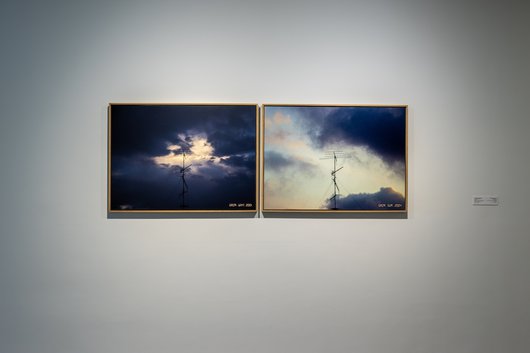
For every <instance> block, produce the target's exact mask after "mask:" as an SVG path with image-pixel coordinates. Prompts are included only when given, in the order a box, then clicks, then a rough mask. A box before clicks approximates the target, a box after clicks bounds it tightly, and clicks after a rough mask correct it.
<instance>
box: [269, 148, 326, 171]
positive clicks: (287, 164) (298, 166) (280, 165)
mask: <svg viewBox="0 0 530 353" xmlns="http://www.w3.org/2000/svg"><path fill="white" fill-rule="evenodd" d="M264 158H265V168H266V169H268V170H271V171H282V170H283V169H286V168H292V169H294V170H296V171H299V172H302V173H306V174H310V175H311V174H314V172H315V171H316V169H317V167H316V166H314V165H313V164H311V163H307V162H304V161H301V160H297V159H293V158H287V157H285V156H284V155H283V154H281V153H279V152H275V151H266V152H265V156H264Z"/></svg>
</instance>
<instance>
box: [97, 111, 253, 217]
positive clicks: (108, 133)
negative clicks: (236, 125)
mask: <svg viewBox="0 0 530 353" xmlns="http://www.w3.org/2000/svg"><path fill="white" fill-rule="evenodd" d="M120 105H131V106H249V107H251V106H253V107H255V108H256V115H255V120H256V123H255V133H256V167H255V171H256V177H255V195H256V196H255V203H254V208H253V209H250V210H112V209H111V192H112V190H111V187H112V186H111V170H112V169H111V167H112V161H111V158H112V157H111V147H112V143H111V126H112V124H111V121H112V114H111V111H112V110H111V108H112V106H120ZM259 112H260V106H259V104H258V103H226V102H223V103H211V102H208V103H181V102H179V103H145V102H141V103H137V102H135V103H125V102H119V103H116V102H111V103H109V104H108V106H107V214H186V213H187V214H207V213H210V214H214V213H220V214H222V213H240V214H242V213H245V214H250V213H258V212H259V206H258V205H259V197H258V193H259V120H260V117H259Z"/></svg>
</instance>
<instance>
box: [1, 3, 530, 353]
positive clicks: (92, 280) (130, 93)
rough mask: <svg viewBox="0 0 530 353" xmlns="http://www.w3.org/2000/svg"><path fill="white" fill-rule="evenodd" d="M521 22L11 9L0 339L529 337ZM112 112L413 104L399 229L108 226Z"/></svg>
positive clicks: (140, 345) (236, 345) (399, 349)
mask: <svg viewBox="0 0 530 353" xmlns="http://www.w3.org/2000/svg"><path fill="white" fill-rule="evenodd" d="M529 15H530V7H529V3H528V2H527V1H497V2H489V1H468V0H464V1H456V0H451V1H407V0H397V1H390V0H375V1H335V0H331V1H292V0H291V1H252V0H249V1H235V0H234V1H189V2H185V1H162V0H154V1H107V2H103V1H53V0H52V1H31V0H30V1H11V0H8V1H3V2H2V6H1V12H0V38H1V43H2V53H1V56H0V62H1V65H0V77H1V86H0V87H1V94H0V103H1V105H0V106H1V108H2V112H1V129H0V156H1V169H0V175H1V183H0V197H1V200H2V202H1V204H0V208H1V209H0V232H1V234H0V352H1V353H33V352H35V353H37V352H38V353H63V352H65V353H66V352H68V353H75V352H79V353H85V352H86V353H89V352H90V353H94V352H101V353H122V352H123V353H136V352H152V353H159V352H160V353H161V352H182V353H199V352H200V353H209V352H212V353H213V352H215V353H219V352H230V353H238V352H241V353H243V352H244V353H248V352H256V353H259V352H264V353H265V352H278V353H283V352H285V353H288V352H289V353H291V352H293V353H294V352H300V353H302V352H303V353H317V352H327V353H343V352H359V353H472V352H480V353H498V352H507V353H526V352H528V351H530V335H528V332H530V299H529V298H530V276H529V269H530V231H529V229H530V213H529V206H528V203H529V201H530V186H529V181H530V167H529V164H530V157H529V156H530V152H529V148H528V142H527V140H526V139H527V137H528V133H529V132H530V119H529V118H530V117H529V113H528V111H529V105H528V104H529V102H530V90H529V88H528V82H530V70H529V62H530V21H528V17H529ZM109 102H252V103H344V104H347V103H363V104H397V103H403V104H409V109H410V110H409V122H410V124H409V188H410V193H409V207H410V211H409V216H408V219H405V220H402V219H401V220H399V219H398V220H396V219H270V218H268V219H263V218H260V219H132V220H127V219H126V220H123V219H107V216H106V212H105V202H106V133H107V131H106V119H107V117H106V107H107V104H108V103H109ZM475 194H494V195H498V196H499V198H500V202H501V204H500V206H499V207H473V206H471V197H472V195H475Z"/></svg>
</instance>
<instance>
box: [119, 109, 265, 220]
mask: <svg viewBox="0 0 530 353" xmlns="http://www.w3.org/2000/svg"><path fill="white" fill-rule="evenodd" d="M257 111H258V109H257V105H250V104H243V105H200V104H198V105H169V104H167V105H141V104H111V105H110V107H109V212H113V211H118V212H119V211H121V212H123V211H154V212H157V211H162V212H164V211H175V212H179V211H191V212H194V211H238V212H241V211H249V212H255V211H256V210H257V208H256V190H257V178H256V176H257V163H256V149H257V147H256V146H257V143H256V141H257V133H256V131H257V115H258V114H257Z"/></svg>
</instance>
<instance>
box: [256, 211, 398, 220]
mask: <svg viewBox="0 0 530 353" xmlns="http://www.w3.org/2000/svg"><path fill="white" fill-rule="evenodd" d="M262 217H263V218H323V219H325V218H327V219H408V212H343V213H342V212H339V213H337V212H325V211H324V212H270V211H267V212H263V213H262Z"/></svg>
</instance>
